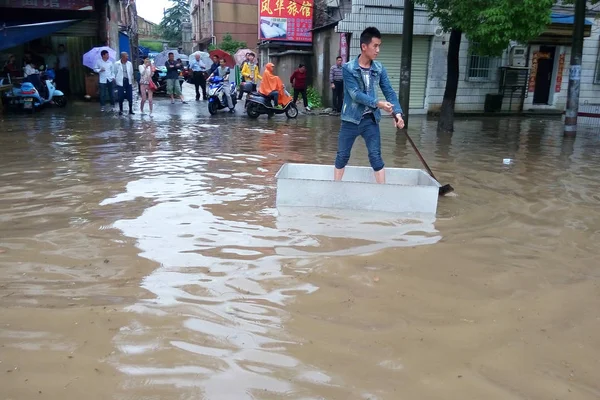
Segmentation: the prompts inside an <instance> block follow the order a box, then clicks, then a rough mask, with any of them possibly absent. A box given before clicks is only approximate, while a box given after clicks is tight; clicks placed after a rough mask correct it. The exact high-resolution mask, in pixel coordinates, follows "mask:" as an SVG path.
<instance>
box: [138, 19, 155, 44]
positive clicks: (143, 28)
mask: <svg viewBox="0 0 600 400" xmlns="http://www.w3.org/2000/svg"><path fill="white" fill-rule="evenodd" d="M137 24H138V35H139V37H140V39H160V30H159V27H158V24H155V23H154V22H150V21H148V20H147V19H144V18H142V17H140V16H139V15H138V17H137Z"/></svg>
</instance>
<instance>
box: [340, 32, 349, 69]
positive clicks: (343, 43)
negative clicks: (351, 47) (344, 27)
mask: <svg viewBox="0 0 600 400" xmlns="http://www.w3.org/2000/svg"><path fill="white" fill-rule="evenodd" d="M340 57H342V61H343V62H345V63H346V62H348V37H347V34H346V33H345V32H342V33H340Z"/></svg>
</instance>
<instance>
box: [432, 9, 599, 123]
mask: <svg viewBox="0 0 600 400" xmlns="http://www.w3.org/2000/svg"><path fill="white" fill-rule="evenodd" d="M551 18H552V22H551V24H550V25H549V26H548V27H547V29H546V30H545V31H544V32H543V33H542V34H541V35H540V36H538V37H537V38H535V39H532V40H531V41H530V42H529V43H525V44H519V43H512V44H511V46H510V47H509V48H508V49H507V50H506V51H505V52H504V53H503V54H502V55H501V56H499V57H481V56H477V55H475V54H473V53H472V51H471V50H472V46H473V44H472V43H470V42H469V40H468V38H466V37H464V36H463V38H462V42H461V46H460V59H459V60H460V62H459V71H460V76H459V85H458V91H457V96H456V105H455V109H456V111H459V112H482V111H512V112H519V111H536V110H546V111H550V110H553V111H557V112H562V111H564V109H565V106H566V100H567V92H568V85H569V66H570V63H569V62H570V58H571V40H572V39H571V38H572V34H573V8H572V7H566V6H562V7H561V6H557V7H555V8H554V10H553V12H552V16H551ZM584 35H585V38H584V42H583V43H584V45H583V59H582V67H581V89H580V90H581V92H580V104H587V103H600V72H599V70H600V60H599V52H598V48H599V39H600V23H599V21H598V19H596V16H595V15H594V14H593V13H590V14H588V16H586V27H585V30H584ZM519 48H520V49H521V51H520V53H522V56H520V57H517V59H516V58H515V56H514V51H515V49H519ZM447 55H448V35H447V34H446V35H442V36H440V37H435V38H434V40H433V41H432V51H431V62H430V65H429V81H428V90H427V98H426V103H427V107H428V111H430V112H434V113H435V112H437V111H439V109H440V107H441V104H442V100H443V96H444V90H445V87H446V65H447V61H446V58H447ZM506 71H508V73H509V75H506V73H507V72H506ZM510 73H513V75H512V78H511V76H510ZM517 75H518V76H519V78H517ZM503 78H507V79H503ZM491 96H498V102H497V103H496V105H495V106H488V107H486V99H489V98H490V97H491Z"/></svg>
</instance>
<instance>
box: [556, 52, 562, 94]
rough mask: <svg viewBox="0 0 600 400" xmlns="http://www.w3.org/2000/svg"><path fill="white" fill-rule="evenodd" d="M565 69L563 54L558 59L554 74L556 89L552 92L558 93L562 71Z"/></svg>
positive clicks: (560, 87) (560, 86)
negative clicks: (556, 70)
mask: <svg viewBox="0 0 600 400" xmlns="http://www.w3.org/2000/svg"><path fill="white" fill-rule="evenodd" d="M564 69H565V53H562V54H561V55H560V57H559V58H558V72H557V73H556V87H555V88H554V91H555V92H556V93H560V90H561V89H562V80H563V71H564Z"/></svg>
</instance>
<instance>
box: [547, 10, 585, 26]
mask: <svg viewBox="0 0 600 400" xmlns="http://www.w3.org/2000/svg"><path fill="white" fill-rule="evenodd" d="M550 19H551V20H552V23H553V24H569V25H573V24H574V23H575V16H574V15H571V14H557V13H552V14H550ZM585 24H586V25H592V22H591V21H589V20H587V19H586V20H585Z"/></svg>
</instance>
